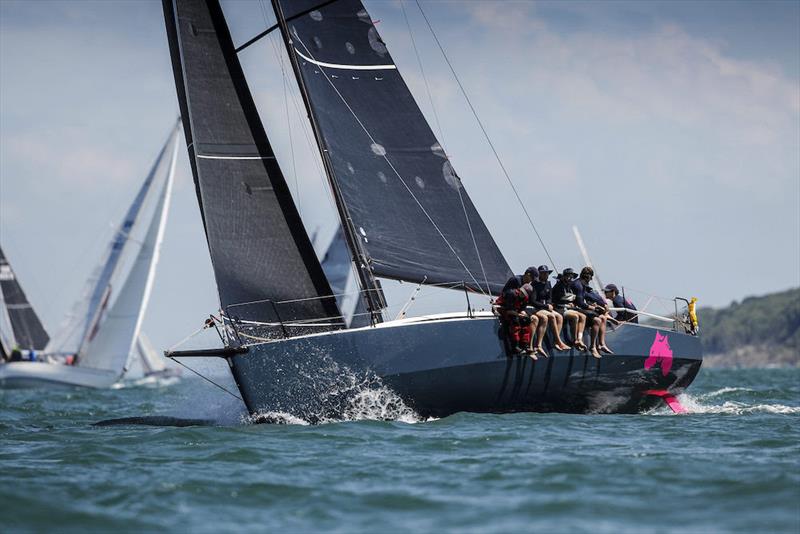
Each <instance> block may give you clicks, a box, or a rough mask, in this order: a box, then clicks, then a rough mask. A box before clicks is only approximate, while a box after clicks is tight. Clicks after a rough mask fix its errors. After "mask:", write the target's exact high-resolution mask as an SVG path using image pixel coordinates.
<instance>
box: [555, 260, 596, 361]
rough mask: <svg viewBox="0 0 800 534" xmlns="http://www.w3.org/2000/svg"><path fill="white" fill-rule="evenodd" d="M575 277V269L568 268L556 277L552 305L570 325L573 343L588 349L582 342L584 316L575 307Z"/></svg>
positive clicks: (581, 348)
mask: <svg viewBox="0 0 800 534" xmlns="http://www.w3.org/2000/svg"><path fill="white" fill-rule="evenodd" d="M576 277H577V275H576V274H575V271H573V270H572V269H570V268H566V269H564V271H563V272H562V273H561V274H560V275H558V276H557V277H556V279H557V280H558V281H557V282H556V285H555V286H553V293H552V295H553V307H554V308H555V311H557V312H558V313H559V314H561V315H563V316H564V318H565V319H566V320H567V321H568V322H569V324H570V326H571V327H572V333H573V335H574V340H575V341H574V343H573V345H575V347H576V348H578V349H580V350H589V349H588V348H587V347H586V345H585V344H584V343H583V331H584V329H585V328H586V316H585V315H583V314H581V313H578V311H577V310H576V308H575V293H574V291H573V289H572V282H573V280H574V279H575V278H576ZM565 345H566V343H565Z"/></svg>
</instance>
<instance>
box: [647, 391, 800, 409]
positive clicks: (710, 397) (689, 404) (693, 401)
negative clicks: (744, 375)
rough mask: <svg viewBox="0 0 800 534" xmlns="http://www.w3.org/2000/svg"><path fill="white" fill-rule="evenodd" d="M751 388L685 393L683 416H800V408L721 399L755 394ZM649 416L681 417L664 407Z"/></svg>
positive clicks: (680, 399) (679, 398) (680, 396)
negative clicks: (720, 401) (728, 396)
mask: <svg viewBox="0 0 800 534" xmlns="http://www.w3.org/2000/svg"><path fill="white" fill-rule="evenodd" d="M753 392H754V390H752V389H749V388H737V387H724V388H720V389H717V390H714V391H710V392H708V393H703V394H699V395H692V394H689V393H684V394H682V395H679V396H678V400H679V401H680V403H681V405H682V406H683V407H684V408H685V409H686V413H685V414H682V415H698V414H714V415H750V414H783V415H791V414H800V406H788V405H785V404H767V403H748V402H743V401H739V400H724V399H722V401H723V402H722V403H721V404H720V403H719V400H720V397H724V396H727V395H731V394H747V393H753ZM647 415H679V414H674V413H673V412H672V411H671V410H669V409H667V408H663V407H659V408H655V409H653V410H651V411H649V412H648V413H647Z"/></svg>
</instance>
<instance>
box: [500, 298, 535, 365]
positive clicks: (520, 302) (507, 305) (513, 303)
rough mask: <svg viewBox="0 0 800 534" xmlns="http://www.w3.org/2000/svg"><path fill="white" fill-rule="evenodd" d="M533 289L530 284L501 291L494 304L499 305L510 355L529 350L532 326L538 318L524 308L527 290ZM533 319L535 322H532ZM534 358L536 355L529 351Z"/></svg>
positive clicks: (533, 326) (526, 301)
mask: <svg viewBox="0 0 800 534" xmlns="http://www.w3.org/2000/svg"><path fill="white" fill-rule="evenodd" d="M529 290H530V291H531V292H532V291H533V288H531V286H530V284H523V285H522V286H521V287H517V288H513V287H512V288H511V289H507V290H505V291H503V294H502V295H500V296H499V297H498V298H497V300H496V301H495V304H496V305H497V306H498V307H499V308H498V314H499V315H500V321H501V322H502V323H503V326H504V328H505V331H506V340H507V348H508V350H509V353H510V354H511V355H514V354H523V353H525V352H529V351H530V344H531V332H532V328H535V327H536V325H538V322H539V319H538V317H536V316H533V317H531V316H530V315H529V314H528V313H527V312H526V311H525V308H526V307H527V306H528V291H529ZM534 321H535V323H534ZM531 357H532V358H533V359H536V355H535V354H533V353H531Z"/></svg>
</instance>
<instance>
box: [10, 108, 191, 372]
mask: <svg viewBox="0 0 800 534" xmlns="http://www.w3.org/2000/svg"><path fill="white" fill-rule="evenodd" d="M179 131H180V121H178V123H176V125H175V127H174V128H173V130H172V132H171V133H170V135H169V137H168V139H167V141H166V143H165V144H164V146H163V147H162V149H161V152H160V154H159V155H158V157H157V159H156V161H155V163H154V164H153V167H152V169H151V170H150V172H149V174H148V175H147V178H146V179H145V181H144V183H143V184H142V186H141V187H140V189H139V191H138V193H137V195H136V197H135V198H134V200H133V202H132V204H131V205H130V207H129V208H128V211H127V213H126V215H125V218H124V219H123V221H122V223H121V224H120V225H119V227H118V228H117V230H116V232H115V233H114V237H113V239H112V240H111V243H110V244H109V246H108V249H107V251H106V253H105V256H104V257H103V261H102V263H101V264H100V265H99V267H98V268H97V269H96V270H95V272H94V274H93V275H92V276H91V277H90V278H89V280H88V282H87V287H86V291H85V292H84V294H83V297H82V298H81V299H79V300H78V302H77V303H76V305H75V307H74V308H73V311H72V312H71V313H70V314H69V315H68V316H67V318H66V320H65V321H64V325H63V327H62V328H61V330H60V332H59V333H58V334H57V335H56V336H55V337H54V338H53V339H52V340H50V341H49V343H47V346H46V347H44V355H43V356H42V357H41V358H37V359H36V361H11V362H9V363H6V364H4V365H2V366H0V386H1V387H7V388H13V387H38V386H47V385H62V386H84V387H94V388H107V387H110V386H111V385H112V384H114V383H115V382H117V381H118V380H119V379H120V378H122V376H123V375H124V374H125V371H126V369H127V364H128V362H129V360H130V358H131V357H132V355H134V354H136V353H139V354H141V352H140V351H139V348H138V347H139V345H138V341H139V338H140V331H141V324H142V319H143V318H144V312H145V309H146V307H147V302H148V299H149V297H150V291H151V289H152V286H153V281H154V279H155V270H156V265H157V263H158V257H159V250H160V247H161V242H162V240H163V236H164V226H165V224H166V220H167V212H168V207H169V200H170V195H171V192H172V182H173V177H174V174H175V160H176V157H177V147H178V144H177V139H178V134H179ZM26 303H27V301H26ZM29 307H30V306H29V305H28V308H29ZM6 308H8V306H6ZM26 317H27V318H28V319H27V322H26V323H25V324H28V323H30V324H34V321H33V319H32V318H35V317H36V315H35V313H33V311H32V310H30V311H29V313H28V315H27V316H26ZM12 324H13V322H12ZM35 325H38V328H39V329H40V330H41V332H38V330H37V332H38V333H37V334H36V335H37V339H39V340H41V338H42V335H44V336H45V337H46V333H44V329H43V328H42V327H41V323H40V322H39V321H38V318H37V319H36V321H35ZM14 331H15V332H16V330H14ZM41 344H42V343H41V341H38V345H41ZM157 371H160V372H163V369H161V370H158V369H157Z"/></svg>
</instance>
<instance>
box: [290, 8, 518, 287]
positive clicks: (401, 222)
mask: <svg viewBox="0 0 800 534" xmlns="http://www.w3.org/2000/svg"><path fill="white" fill-rule="evenodd" d="M275 3H276V4H277V5H278V6H279V7H280V10H281V11H282V12H283V17H284V19H285V20H286V23H287V28H288V33H289V37H290V40H291V43H290V44H289V52H290V54H291V55H293V59H294V60H295V61H296V62H297V64H298V65H299V70H300V73H301V76H302V83H301V88H303V89H304V90H305V91H306V94H307V97H308V100H309V101H310V103H311V108H312V113H313V115H314V119H315V120H314V121H313V122H314V123H315V124H314V125H315V126H316V127H317V128H318V129H319V133H320V136H321V138H322V140H323V143H324V145H325V146H324V147H323V148H324V149H325V150H327V155H328V157H329V158H330V161H331V164H332V167H333V173H334V177H333V178H334V179H335V181H336V183H337V184H338V187H339V188H340V190H341V193H342V197H343V200H344V203H345V204H346V208H347V210H348V214H349V216H350V218H351V219H352V222H353V231H354V233H355V234H356V235H358V236H359V239H361V242H362V243H361V244H362V246H363V248H364V250H365V251H366V253H367V255H368V257H369V261H370V266H371V268H372V271H373V273H374V274H375V275H377V276H382V277H387V278H394V279H400V280H407V281H413V282H423V281H424V282H425V283H428V284H446V283H453V282H454V283H456V284H457V285H460V283H461V282H463V284H464V285H466V286H467V287H469V288H472V289H475V290H479V291H484V292H487V289H488V292H491V293H497V292H498V291H499V290H500V288H501V287H502V285H503V284H504V282H505V281H506V280H507V279H508V277H509V276H510V275H511V270H510V269H509V267H508V264H507V263H506V261H505V259H504V258H503V255H502V254H501V252H500V250H499V249H498V247H497V245H496V244H495V242H494V239H493V238H492V236H491V235H490V233H489V231H488V229H487V228H486V225H485V224H484V222H483V220H482V219H481V217H480V215H479V214H478V212H477V211H476V209H475V206H474V205H473V203H472V201H471V200H470V198H469V195H467V192H466V191H465V190H464V187H463V185H462V183H461V180H460V178H459V177H458V175H457V174H456V172H455V170H454V169H453V166H452V165H451V164H450V161H449V160H448V158H447V156H446V155H445V152H444V150H443V149H442V148H441V146H440V145H439V142H438V141H437V139H436V137H435V135H434V134H433V132H432V131H431V128H430V127H429V125H428V123H427V121H426V120H425V117H424V116H423V114H422V112H421V111H420V109H419V107H418V106H417V104H416V102H415V101H414V98H413V96H412V95H411V92H410V91H409V89H408V87H407V86H406V83H405V82H404V81H403V78H402V77H401V76H400V73H399V72H398V70H397V67H396V66H395V64H394V61H393V60H392V57H391V55H390V54H389V52H388V50H387V49H386V45H385V44H384V42H383V41H382V40H381V37H380V35H379V34H378V32H377V30H376V28H375V25H374V24H373V23H372V19H371V18H370V16H369V14H368V13H367V11H366V10H365V9H364V6H363V5H362V3H361V2H360V1H358V0H338V1H336V2H320V1H319V0H291V1H290V0H275Z"/></svg>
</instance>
